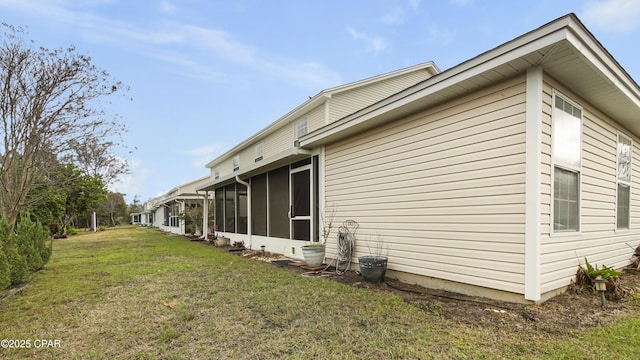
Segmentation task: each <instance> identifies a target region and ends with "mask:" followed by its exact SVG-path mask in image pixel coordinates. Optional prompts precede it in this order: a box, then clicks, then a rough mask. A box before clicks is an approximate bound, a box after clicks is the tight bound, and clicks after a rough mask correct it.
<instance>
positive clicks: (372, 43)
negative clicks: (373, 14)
mask: <svg viewBox="0 0 640 360" xmlns="http://www.w3.org/2000/svg"><path fill="white" fill-rule="evenodd" d="M347 31H348V32H349V34H351V37H352V38H354V39H355V40H362V41H364V42H365V44H367V47H368V48H369V49H370V50H372V51H373V52H376V53H378V52H381V51H383V50H384V49H386V48H387V46H388V44H387V41H386V40H385V39H384V38H382V37H380V36H376V35H373V36H372V35H369V34H367V33H365V32H360V31H358V30H356V29H354V28H351V27H350V28H347Z"/></svg>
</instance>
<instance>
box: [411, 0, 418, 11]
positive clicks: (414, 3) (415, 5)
mask: <svg viewBox="0 0 640 360" xmlns="http://www.w3.org/2000/svg"><path fill="white" fill-rule="evenodd" d="M409 5H411V7H412V8H414V9H417V8H419V7H420V0H409Z"/></svg>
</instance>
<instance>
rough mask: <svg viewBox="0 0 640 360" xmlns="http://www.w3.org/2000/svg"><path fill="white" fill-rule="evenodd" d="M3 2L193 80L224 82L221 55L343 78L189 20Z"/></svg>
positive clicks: (297, 76) (290, 73)
mask: <svg viewBox="0 0 640 360" xmlns="http://www.w3.org/2000/svg"><path fill="white" fill-rule="evenodd" d="M2 1H3V6H11V7H14V8H19V9H21V10H23V11H27V12H30V13H32V14H36V13H37V14H40V15H41V16H46V17H47V18H51V19H56V20H57V21H59V22H62V23H66V24H70V25H73V26H75V27H77V28H78V31H79V32H80V33H81V35H82V36H84V37H85V38H86V39H88V40H90V41H94V42H104V43H109V44H112V45H113V46H125V47H128V48H130V49H133V50H135V51H139V52H142V53H144V54H145V55H147V56H151V57H155V58H157V59H159V60H162V61H166V62H169V63H171V64H174V65H178V66H176V68H175V69H174V71H175V72H176V73H178V74H183V75H184V76H187V77H190V78H198V79H203V80H213V81H217V82H219V81H221V79H222V78H223V77H224V74H222V73H221V72H220V71H215V70H213V69H214V68H215V67H216V66H217V67H223V66H224V64H223V65H220V64H218V63H216V62H215V61H214V60H215V59H219V60H222V61H227V62H231V63H232V64H235V65H241V66H244V67H245V68H248V69H251V70H255V71H258V72H263V73H265V72H266V73H267V75H273V76H277V77H281V78H283V79H284V80H288V81H290V82H292V83H294V84H296V85H298V86H300V85H304V87H306V88H313V89H317V88H319V87H321V88H323V87H328V86H335V85H337V84H339V81H340V76H339V75H338V74H337V73H336V72H334V71H332V70H330V69H327V68H326V67H324V66H323V65H321V64H319V63H318V62H316V61H314V60H310V59H295V58H284V59H283V58H282V57H279V56H277V55H275V54H269V53H265V52H261V51H259V50H258V49H257V48H256V47H255V46H252V45H250V44H246V43H243V42H241V41H238V40H236V39H234V37H233V35H232V34H230V33H228V32H225V31H222V30H219V29H211V28H205V27H201V26H196V25H192V24H186V23H170V22H164V23H161V24H156V23H154V24H153V25H149V24H145V23H140V24H137V23H129V22H123V21H116V20H112V19H108V18H105V17H101V16H97V15H95V14H93V13H91V12H85V11H75V10H71V9H69V8H65V7H64V6H63V5H61V4H62V3H59V2H48V1H36V2H26V1H18V0H2ZM170 5H171V4H170V3H169V2H168V1H163V2H162V7H164V8H165V10H169V8H170V7H171V6H170ZM369 42H370V44H371V46H372V47H373V49H374V50H376V51H379V50H381V49H383V48H384V47H385V46H386V43H385V42H384V40H383V39H381V38H376V37H374V38H371V39H369ZM189 54H192V55H189ZM310 71H311V72H310ZM313 71H315V72H316V73H313ZM318 71H319V72H318Z"/></svg>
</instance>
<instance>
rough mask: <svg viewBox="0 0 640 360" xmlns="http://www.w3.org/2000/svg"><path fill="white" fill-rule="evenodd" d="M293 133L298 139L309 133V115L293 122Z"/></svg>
mask: <svg viewBox="0 0 640 360" xmlns="http://www.w3.org/2000/svg"><path fill="white" fill-rule="evenodd" d="M293 134H294V138H295V139H296V140H297V139H299V138H300V137H302V136H304V135H307V117H303V118H302V119H300V120H298V121H296V122H295V123H293Z"/></svg>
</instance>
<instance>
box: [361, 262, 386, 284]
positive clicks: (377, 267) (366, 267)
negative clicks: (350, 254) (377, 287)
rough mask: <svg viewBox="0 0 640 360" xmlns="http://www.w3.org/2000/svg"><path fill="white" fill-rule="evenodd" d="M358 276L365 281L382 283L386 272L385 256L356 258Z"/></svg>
mask: <svg viewBox="0 0 640 360" xmlns="http://www.w3.org/2000/svg"><path fill="white" fill-rule="evenodd" d="M358 262H359V265H360V274H362V277H363V278H364V280H365V281H368V282H383V281H384V274H385V273H386V272H387V257H386V256H361V257H359V258H358Z"/></svg>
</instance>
